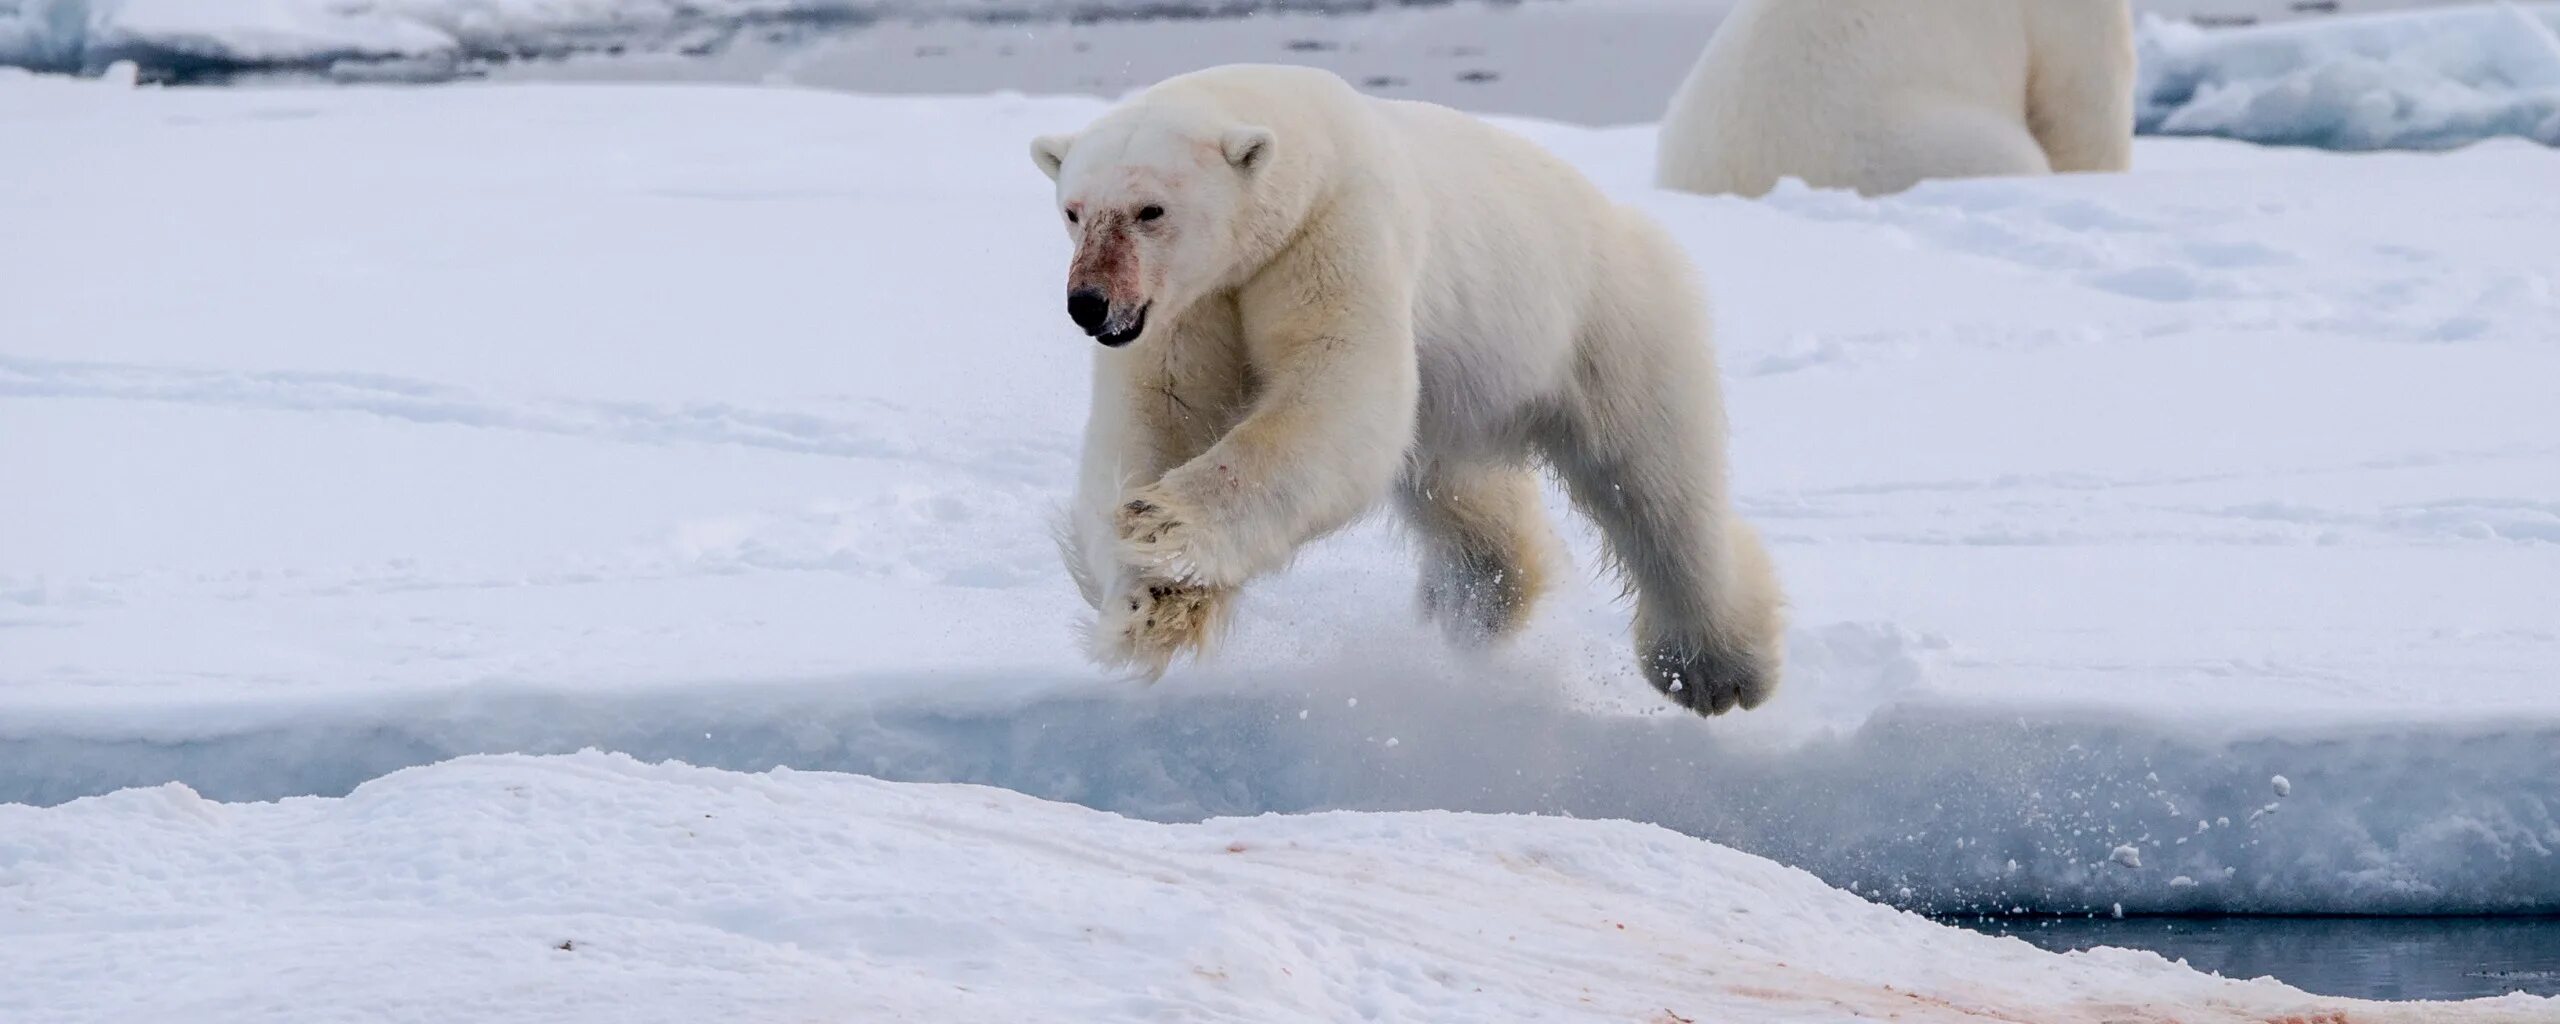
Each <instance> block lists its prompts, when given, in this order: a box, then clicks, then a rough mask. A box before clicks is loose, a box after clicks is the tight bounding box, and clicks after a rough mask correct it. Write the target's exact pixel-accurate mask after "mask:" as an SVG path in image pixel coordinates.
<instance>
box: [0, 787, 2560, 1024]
mask: <svg viewBox="0 0 2560 1024" xmlns="http://www.w3.org/2000/svg"><path fill="white" fill-rule="evenodd" d="M0 837H5V838H0V910H5V911H6V912H7V913H8V915H9V917H10V919H12V920H13V921H17V922H33V923H36V924H37V926H38V927H40V928H41V933H40V934H41V938H40V939H37V938H31V937H29V936H26V935H24V934H21V935H19V936H17V937H16V938H17V941H14V942H13V943H12V944H11V947H10V955H9V956H7V957H0V1018H6V1019H9V1020H24V1021H35V1020H43V1021H47V1022H51V1024H91V1022H96V1024H105V1022H111V1021H114V1022H121V1021H130V1020H166V1019H184V1020H198V1021H238V1022H249V1021H270V1020H273V1021H293V1022H306V1021H317V1020H470V1021H474V1022H479V1024H518V1022H531V1021H583V1020H613V1021H627V1022H657V1021H669V1022H675V1021H683V1022H696V1021H702V1020H725V1019H765V1020H772V1019H792V1020H892V1019H932V1020H940V1021H969V1022H975V1021H989V1022H994V1021H1019V1020H1026V1019H1042V1020H1047V1019H1058V1020H1075V1021H1118V1020H1164V1019H1184V1020H1253V1021H1271V1022H1284V1024H1285V1022H1301V1021H1303V1022H1310V1024H1313V1022H1322V1024H1332V1022H1337V1021H1344V1020H1380V1021H1507V1020H1527V1019H1537V1020H1553V1021H1569V1022H1582V1021H1590V1022H1595V1024H1596V1022H1602V1021H1608V1022H1624V1021H1649V1022H1658V1024H1674V1022H1680V1021H1697V1020H1717V1021H1722V1020H1750V1021H1768V1022H1773V1024H1788V1022H1813V1021H1825V1022H1829V1021H1840V1020H1844V1019H1874V1020H1885V1019H1890V1020H1899V1021H1912V1022H1953V1021H1978V1020H1983V1019H2000V1020H2034V1021H2044V1022H2052V1024H2096V1022H2100V1021H2106V1022H2166V1021H2171V1020H2176V1021H2185V1022H2190V1024H2205V1022H2210V1024H2243V1022H2246V1024H2259V1022H2265V1021H2275V1020H2285V1021H2293V1020H2321V1021H2329V1020H2347V1019H2353V1020H2356V1021H2369V1022H2375V1024H2387V1022H2402V1021H2407V1022H2415V1021H2427V1022H2430V1024H2470V1022H2482V1024H2487V1022H2499V1024H2507V1022H2512V1024H2528V1022H2534V1021H2547V1020H2550V1019H2551V1017H2552V1014H2553V1013H2554V1012H2555V1011H2560V1000H2552V999H2541V998H2535V997H2531V996H2524V995H2509V996H2506V997H2503V998H2499V999H2483V1000H2474V1001H2469V1002H2464V1003H2449V1004H2447V1003H2439V1004H2398V1003H2368V1002H2358V1001H2353V1000H2343V999H2328V998H2320V997H2315V996H2310V995H2307V994H2305V993H2302V992H2299V991H2296V990H2293V989H2291V988H2288V987H2286V986H2284V985H2282V984H2279V983H2276V982H2274V981H2271V980H2257V981H2234V980H2225V979H2221V978H2215V977H2209V976H2207V975H2204V974H2200V973H2197V972H2195V971H2192V970H2188V969H2186V968H2185V967H2182V966H2178V965H2175V964H2171V963H2169V962H2167V961H2164V960H2162V959H2160V958H2159V957H2157V956H2155V955H2152V954H2148V953H2136V952H2130V951H2126V950H2118V949H2101V950H2094V951H2091V952H2088V953H2076V954H2068V955H2057V954H2051V953H2045V952H2040V951H2038V950H2035V949H2033V948H2032V947H2029V946H2028V945H2027V944H2025V943H2023V942H2020V941H2017V940H2015V939H2000V938H1991V937H1988V936H1983V935H1977V934H1973V933H1969V932H1962V931H1958V930H1955V929H1951V928H1947V927H1944V926H1941V925H1937V924H1933V923H1931V922H1929V921H1926V920H1923V919H1920V918H1917V917H1912V916H1910V915H1907V914H1902V913H1898V912H1896V911H1893V910H1890V909H1887V908H1883V907H1879V906H1875V905H1873V904H1870V903H1866V902H1864V901H1861V900H1859V899H1857V898H1856V897H1854V896H1851V895H1849V894H1847V893H1842V892H1839V891H1837V890H1834V889H1830V888H1828V887H1826V886H1824V885H1823V884H1822V883H1821V882H1819V881H1816V880H1815V879H1813V878H1812V877H1810V876H1808V875H1806V874H1804V873H1803V872H1800V871H1796V870H1793V869H1790V868H1785V867H1781V866H1779V865H1777V864H1773V863H1770V862H1769V861H1766V860H1761V859H1759V858H1755V857H1749V856H1745V855H1742V854H1738V853H1734V852H1733V851H1730V850H1725V849H1721V848H1719V847H1715V846H1712V845H1709V844H1706V843H1700V842H1697V841H1695V840H1691V839H1687V838H1684V837H1681V836H1678V835H1675V834H1673V833H1670V832H1667V831H1664V830H1661V829H1656V828H1651V827H1647V826H1642V825H1635V824H1630V823H1625V822H1569V821H1559V820H1555V819H1537V818H1516V817H1509V818H1507V817H1479V816H1469V815H1458V814H1448V813H1424V814H1394V815H1382V814H1327V815H1315V816H1303V817H1269V818H1256V819H1243V820H1238V819H1225V820H1215V821H1209V822H1204V823H1201V824H1197V825H1182V826H1165V825H1150V824H1146V823H1142V822H1136V821H1131V820H1128V819H1123V818H1115V817H1112V816H1109V815H1103V814H1097V813H1094V812H1091V811H1086V810H1082V809H1078V808H1073V807H1066V806H1061V805H1058V804H1049V803H1042V802H1039V801H1035V800H1031V799H1028V798H1025V797H1022V796H1019V795H1016V794H1011V793H1005V792H1000V791H994V790H984V789H968V788H961V787H947V786H914V785H901V784H892V783H883V782H878V781H873V780H869V779H862V778H857V777H852V776H842V775H812V774H807V773H799V772H776V773H774V774H771V775H765V776H747V775H735V774H730V773H726V772H718V771H708V770H703V769H698V768H687V767H682V766H674V765H660V766H652V765H644V764H640V763H637V762H634V761H632V760H631V759H629V758H625V757H618V756H608V755H600V754H589V755H583V756H575V757H561V758H520V757H501V758H475V759H470V760H464V761H458V762H452V763H448V764H443V765H438V766H435V767H432V768H423V769H415V770H411V771H406V772H401V773H399V774H396V775H392V776H390V777H387V778H383V779H380V780H377V781H374V782H371V783H368V784H366V785H365V786H364V787H362V788H360V789H358V790H356V791H355V792H353V793H351V794H349V795H348V796H347V797H345V798H344V799H331V800H289V801H284V802H281V803H269V804H232V803H216V802H212V801H208V800H206V799H204V798H203V797H201V796H199V795H197V794H195V793H193V792H190V791H188V790H187V789H186V788H185V787H180V786H170V787H166V788H161V789H149V790H129V791H126V792H123V793H118V794H115V795H113V796H108V797H101V798H97V799H92V800H85V801H81V802H79V803H75V804H71V805H68V806H64V807H59V808H53V809H49V810H35V809H30V808H23V807H8V806H0ZM1489 896H1498V898H1492V899H1488V898H1487V897H1489Z"/></svg>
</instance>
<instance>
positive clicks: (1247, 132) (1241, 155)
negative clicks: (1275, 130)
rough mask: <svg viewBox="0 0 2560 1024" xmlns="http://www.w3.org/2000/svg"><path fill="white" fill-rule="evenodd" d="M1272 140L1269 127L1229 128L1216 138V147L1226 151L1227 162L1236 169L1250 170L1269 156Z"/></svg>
mask: <svg viewBox="0 0 2560 1024" xmlns="http://www.w3.org/2000/svg"><path fill="white" fill-rule="evenodd" d="M1273 141H1274V139H1273V137H1272V135H1271V129H1269V128H1250V127H1248V128H1229V129H1227V134H1226V135H1225V136H1224V137H1222V138H1220V139H1219V140H1218V147H1219V148H1220V149H1224V150H1226V151H1227V163H1229V164H1232V165H1234V167H1235V168H1236V169H1237V170H1240V171H1250V170H1252V169H1254V168H1256V167H1260V166H1262V163H1263V161H1264V160H1266V159H1268V158H1269V157H1270V156H1271V145H1272V142H1273Z"/></svg>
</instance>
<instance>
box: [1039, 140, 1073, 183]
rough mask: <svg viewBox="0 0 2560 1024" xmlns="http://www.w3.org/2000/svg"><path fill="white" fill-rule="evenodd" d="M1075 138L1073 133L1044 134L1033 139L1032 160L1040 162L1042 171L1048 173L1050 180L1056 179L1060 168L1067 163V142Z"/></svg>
mask: <svg viewBox="0 0 2560 1024" xmlns="http://www.w3.org/2000/svg"><path fill="white" fill-rule="evenodd" d="M1075 140H1076V137H1075V136H1073V135H1043V136H1041V137H1039V138H1036V139H1033V140H1031V162H1032V163H1035V164H1039V165H1040V173H1042V174H1046V175H1048V176H1049V180H1051V181H1056V180H1058V168H1061V167H1064V166H1066V165H1067V144H1068V143H1071V142H1074V141H1075Z"/></svg>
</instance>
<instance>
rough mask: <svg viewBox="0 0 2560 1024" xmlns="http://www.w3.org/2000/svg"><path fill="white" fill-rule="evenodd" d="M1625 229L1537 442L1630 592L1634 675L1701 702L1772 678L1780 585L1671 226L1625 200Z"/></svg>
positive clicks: (1754, 688)
mask: <svg viewBox="0 0 2560 1024" xmlns="http://www.w3.org/2000/svg"><path fill="white" fill-rule="evenodd" d="M1625 230H1626V231H1627V232H1628V233H1629V237H1627V239H1626V241H1625V244H1624V245H1623V246H1621V247H1620V248H1619V249H1618V250H1617V252H1619V253H1620V254H1621V255H1620V257H1619V259H1620V260H1621V261H1622V263H1621V265H1619V266H1616V267H1613V268H1610V269H1609V271H1608V272H1607V273H1605V274H1604V275H1603V277H1602V280H1603V281H1604V282H1605V283H1604V284H1603V289H1604V291H1603V294H1602V295H1601V297H1600V301H1599V302H1597V303H1596V304H1595V307H1596V308H1597V309H1599V310H1600V311H1601V313H1600V315H1599V317H1598V318H1597V319H1596V320H1595V321H1593V322H1592V323H1589V324H1586V325H1585V327H1584V332H1585V333H1584V337H1583V338H1582V339H1581V350H1580V351H1581V355H1580V359H1579V360H1578V361H1577V363H1576V367H1575V373H1574V379H1573V382H1572V384H1571V385H1570V387H1569V389H1568V392H1567V395H1566V400H1565V401H1564V402H1563V403H1562V407H1561V408H1559V409H1557V410H1556V412H1555V414H1554V416H1553V418H1552V420H1551V421H1550V422H1549V423H1548V424H1546V425H1545V427H1544V429H1542V430H1541V435H1542V436H1541V437H1540V445H1539V447H1540V449H1541V451H1542V453H1543V454H1544V455H1545V456H1546V457H1547V460H1548V461H1549V462H1550V463H1551V464H1552V465H1553V466H1554V467H1555V469H1556V473H1557V475H1558V476H1559V477H1561V478H1562V479H1563V480H1564V483H1565V487H1566V489H1567V491H1569V492H1570V493H1571V494H1572V496H1573V500H1574V504H1575V505H1576V506H1578V507H1579V508H1581V510H1582V511H1583V513H1584V514H1585V515H1588V516H1590V517H1591V518H1592V520H1593V521H1594V522H1595V523H1596V524H1597V525H1598V526H1599V527H1600V532H1601V534H1602V536H1603V537H1604V538H1605V539H1606V540H1607V542H1608V549H1609V554H1610V556H1611V557H1612V558H1613V559H1614V560H1615V561H1616V562H1617V566H1618V569H1619V571H1620V573H1622V574H1623V575H1624V577H1625V579H1626V581H1627V584H1628V587H1629V589H1631V590H1633V591H1634V592H1635V598H1636V621H1635V635H1636V657H1637V662H1638V666H1639V667H1640V668H1641V669H1642V670H1643V671H1644V673H1645V676H1646V678H1647V679H1649V680H1650V681H1651V682H1652V683H1653V685H1654V687H1655V688H1656V689H1659V690H1661V691H1662V692H1663V694H1664V695H1665V696H1668V697H1670V698H1671V699H1672V700H1673V701H1674V702H1676V703H1678V704H1680V705H1682V706H1684V707H1687V708H1690V709H1692V710H1695V711H1697V712H1698V713H1699V714H1704V715H1714V714H1722V713H1724V712H1726V711H1729V710H1732V709H1734V708H1736V707H1743V708H1750V707H1756V706H1758V705H1759V704H1760V703H1761V702H1762V701H1765V700H1767V699H1768V697H1769V695H1770V693H1771V692H1773V691H1774V690H1775V689H1776V688H1777V685H1778V674H1779V668H1780V660H1781V658H1782V655H1783V652H1782V651H1781V649H1780V646H1779V645H1780V642H1781V637H1780V630H1781V621H1780V611H1781V609H1780V605H1781V603H1782V599H1781V597H1780V592H1779V589H1778V584H1777V579H1776V576H1775V575H1774V574H1773V573H1772V572H1771V571H1770V568H1769V561H1768V557H1767V554H1766V553H1765V552H1764V551H1762V549H1761V547H1760V542H1759V537H1758V535H1757V534H1755V533H1754V532H1753V531H1752V529H1751V527H1750V526H1749V525H1748V524H1745V523H1744V522H1742V521H1741V520H1740V519H1739V518H1737V517H1736V516H1735V515H1734V513H1733V510H1732V508H1731V507H1730V503H1729V501H1728V499H1727V496H1726V491H1725V426H1724V403H1723V400H1722V392H1721V391H1720V390H1719V381H1718V379H1717V373H1716V366H1715V357H1714V350H1713V349H1712V348H1711V347H1710V345H1709V341H1708V334H1707V325H1706V318H1705V315H1704V314H1705V306H1704V304H1703V302H1702V301H1701V300H1700V299H1699V298H1698V297H1697V294H1696V291H1695V286H1694V285H1693V284H1691V283H1690V281H1689V280H1688V277H1687V263H1686V261H1685V260H1683V259H1682V258H1681V255H1680V253H1679V250H1678V249H1677V247H1676V246H1674V245H1673V244H1672V243H1671V242H1670V240H1669V239H1668V238H1667V237H1665V236H1663V235H1662V234H1661V233H1660V232H1659V231H1658V230H1656V229H1654V228H1652V227H1651V225H1650V224H1647V223H1643V222H1640V221H1636V220H1635V219H1634V218H1633V217H1632V216H1631V217H1630V218H1629V220H1628V222H1627V224H1626V227H1625Z"/></svg>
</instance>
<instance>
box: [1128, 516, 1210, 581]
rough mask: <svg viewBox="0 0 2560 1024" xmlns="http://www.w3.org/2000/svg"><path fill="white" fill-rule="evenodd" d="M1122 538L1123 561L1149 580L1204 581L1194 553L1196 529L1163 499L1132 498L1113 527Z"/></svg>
mask: <svg viewBox="0 0 2560 1024" xmlns="http://www.w3.org/2000/svg"><path fill="white" fill-rule="evenodd" d="M1113 525H1114V526H1115V527H1116V528H1117V530H1118V532H1119V536H1120V548H1121V554H1122V558H1123V559H1124V560H1125V561H1126V562H1127V564H1128V565H1129V567H1130V568H1132V569H1136V570H1139V571H1140V572H1143V573H1145V574H1146V575H1147V576H1150V577H1154V578H1157V579H1162V580H1167V581H1171V582H1176V583H1196V582H1198V581H1199V580H1200V578H1201V577H1200V568H1199V561H1198V559H1196V558H1195V557H1194V556H1193V552H1192V541H1193V537H1192V528H1191V526H1190V525H1189V523H1188V522H1187V521H1186V519H1185V517H1183V516H1181V515H1178V514H1176V513H1175V512H1174V510H1173V508H1172V504H1171V502H1169V501H1166V500H1164V499H1162V498H1148V497H1137V498H1131V499H1129V501H1128V502H1127V503H1126V504H1123V505H1121V506H1120V514H1119V516H1118V517H1116V522H1115V523H1114V524H1113Z"/></svg>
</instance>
